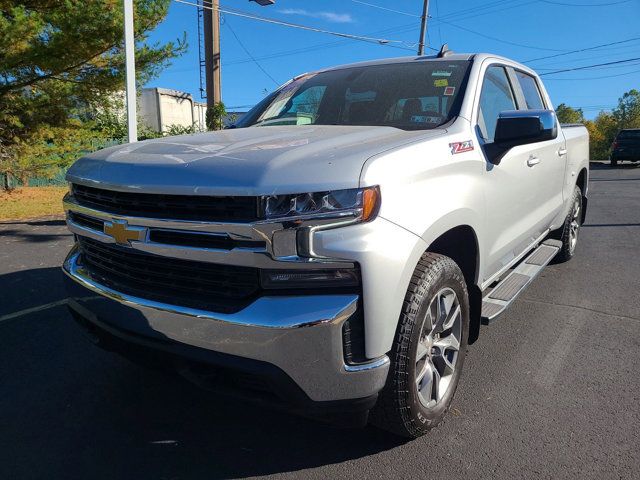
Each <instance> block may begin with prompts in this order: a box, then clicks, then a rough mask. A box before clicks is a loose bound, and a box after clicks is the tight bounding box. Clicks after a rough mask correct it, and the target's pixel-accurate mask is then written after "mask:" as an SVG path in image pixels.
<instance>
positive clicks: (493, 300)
mask: <svg viewBox="0 0 640 480" xmlns="http://www.w3.org/2000/svg"><path fill="white" fill-rule="evenodd" d="M561 247H562V242H560V241H559V240H552V239H549V240H545V241H544V242H542V243H541V244H540V245H539V246H538V248H536V249H535V250H534V251H533V252H531V253H530V254H529V255H528V256H527V257H525V259H524V260H523V261H522V262H520V263H519V264H518V265H517V266H516V267H515V268H514V269H513V270H511V273H509V274H508V275H507V276H506V277H504V278H503V279H502V280H500V282H499V283H498V284H497V285H496V286H495V287H494V288H493V289H491V290H490V291H489V293H487V294H486V295H485V296H484V297H483V299H482V323H483V324H485V325H489V324H490V323H492V322H493V321H494V320H496V319H497V318H498V316H499V315H500V314H501V313H502V312H504V311H505V310H506V309H507V308H508V307H509V305H511V304H512V303H513V301H514V300H515V299H516V298H517V297H518V295H520V294H521V293H522V292H523V291H524V289H525V288H527V286H528V285H529V284H530V283H531V282H532V281H533V279H534V278H536V277H537V276H538V275H539V274H540V272H542V269H544V267H546V266H547V264H548V263H549V262H550V261H551V260H552V259H553V257H555V256H556V254H557V253H558V252H559V251H560V248H561Z"/></svg>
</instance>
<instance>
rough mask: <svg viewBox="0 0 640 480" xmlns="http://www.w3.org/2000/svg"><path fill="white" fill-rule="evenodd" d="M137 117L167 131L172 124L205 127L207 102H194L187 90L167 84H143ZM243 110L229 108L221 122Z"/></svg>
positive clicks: (161, 130) (232, 119)
mask: <svg viewBox="0 0 640 480" xmlns="http://www.w3.org/2000/svg"><path fill="white" fill-rule="evenodd" d="M138 109H139V116H140V119H141V121H143V122H144V123H145V125H146V126H147V127H149V128H150V129H152V130H155V131H156V132H167V131H168V130H169V128H170V127H171V126H173V125H179V126H182V127H191V126H195V128H196V130H199V131H206V129H207V126H206V122H205V116H206V112H207V104H206V103H202V102H196V101H195V100H194V99H193V96H192V95H191V94H190V93H185V92H180V91H178V90H171V89H168V88H143V89H142V92H141V93H140V97H139V98H138ZM244 113H246V112H229V114H228V115H227V118H226V119H225V120H224V123H225V125H229V124H230V123H232V122H233V121H235V120H237V119H239V118H240V117H241V116H242V115H243V114H244Z"/></svg>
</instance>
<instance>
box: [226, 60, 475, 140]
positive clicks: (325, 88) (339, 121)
mask: <svg viewBox="0 0 640 480" xmlns="http://www.w3.org/2000/svg"><path fill="white" fill-rule="evenodd" d="M470 65H471V63H470V62H469V61H466V60H462V61H457V60H456V61H447V60H446V59H443V60H429V61H419V62H413V63H393V64H386V65H370V66H362V67H350V68H344V69H339V70H331V71H327V72H321V73H317V74H308V75H304V76H302V77H299V78H297V79H295V80H293V81H291V82H290V83H288V84H286V85H285V86H283V87H282V88H281V89H280V90H277V91H276V92H274V93H272V94H271V95H269V96H268V97H267V98H265V99H264V100H263V101H262V102H260V103H259V104H258V105H256V107H254V108H253V109H252V110H251V111H250V112H249V113H248V114H247V115H246V116H245V117H244V118H243V119H242V121H241V122H239V123H238V124H237V126H238V127H249V126H252V125H257V126H269V125H379V126H390V127H397V128H402V129H406V130H415V129H430V128H435V127H437V126H439V125H442V124H444V123H447V122H448V121H449V120H451V119H452V118H453V117H455V116H456V115H457V114H458V111H459V109H460V103H462V98H463V95H464V93H463V92H464V88H465V86H466V81H467V74H468V71H469V66H470Z"/></svg>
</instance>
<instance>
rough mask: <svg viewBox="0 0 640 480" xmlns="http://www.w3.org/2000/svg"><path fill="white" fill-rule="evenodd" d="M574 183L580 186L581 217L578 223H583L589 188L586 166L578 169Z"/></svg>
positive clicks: (585, 216) (585, 217) (585, 215)
mask: <svg viewBox="0 0 640 480" xmlns="http://www.w3.org/2000/svg"><path fill="white" fill-rule="evenodd" d="M576 185H577V186H578V187H580V191H581V192H582V218H581V219H580V223H581V224H583V223H584V222H585V220H586V219H587V202H588V199H587V190H588V189H589V171H588V170H587V168H586V167H584V168H583V169H582V170H580V173H579V174H578V180H576Z"/></svg>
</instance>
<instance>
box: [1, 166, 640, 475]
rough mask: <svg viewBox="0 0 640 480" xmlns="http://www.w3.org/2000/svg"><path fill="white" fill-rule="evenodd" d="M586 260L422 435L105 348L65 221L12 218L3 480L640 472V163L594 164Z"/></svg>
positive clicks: (563, 273)
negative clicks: (79, 316) (318, 412)
mask: <svg viewBox="0 0 640 480" xmlns="http://www.w3.org/2000/svg"><path fill="white" fill-rule="evenodd" d="M589 198H590V202H589V212H588V217H587V223H586V224H585V225H584V227H583V229H582V231H581V237H580V240H579V244H578V247H577V253H576V256H575V257H574V259H573V260H572V261H571V262H569V263H566V264H560V265H551V266H549V267H547V268H546V269H545V271H544V272H543V273H542V275H541V276H540V277H539V278H538V279H536V280H535V282H534V283H533V284H532V285H531V286H530V287H529V289H528V290H527V291H526V292H525V293H524V294H523V295H522V296H521V297H520V298H519V299H518V300H517V301H516V302H515V304H514V305H513V306H512V307H511V309H510V310H509V311H508V312H507V313H505V314H504V315H503V316H502V317H501V319H500V320H499V321H498V322H496V323H495V324H492V325H491V326H490V327H483V329H482V330H481V333H480V338H479V340H478V341H477V342H476V343H475V344H474V345H473V346H471V348H470V350H469V354H468V357H467V360H466V362H465V371H464V373H463V376H462V379H461V382H460V386H459V388H458V392H457V394H456V397H455V399H454V402H453V406H452V409H451V412H450V414H449V415H448V417H447V418H446V420H445V421H444V422H443V424H441V425H440V426H439V427H438V428H437V429H435V430H433V431H432V432H431V433H429V434H428V435H426V436H424V437H422V438H420V439H418V440H414V441H411V442H405V441H402V440H398V439H397V438H394V437H391V436H389V435H387V434H385V433H384V432H380V431H377V430H376V429H374V428H366V429H361V430H345V429H336V428H333V427H329V426H325V425H322V424H319V423H315V422H313V421H310V420H305V419H301V418H298V417H294V416H289V415H287V414H284V413H278V412H274V411H270V410H266V409H263V408H259V407H256V406H253V405H247V404H243V403H240V402H238V401H231V400H226V399H223V398H218V397H216V396H215V395H214V394H212V393H210V392H206V391H202V390H200V389H198V388H197V387H195V386H193V385H191V384H190V383H187V382H186V381H184V380H181V379H180V378H177V377H173V376H167V375H164V374H161V373H158V372H153V371H148V370H145V369H143V368H141V367H138V366H136V365H133V364H131V363H129V362H128V361H126V360H124V359H121V358H119V357H117V356H115V355H113V354H110V353H106V352H103V351H101V350H99V349H97V348H96V347H94V346H93V345H91V344H90V343H89V342H88V341H87V340H86V339H85V337H84V336H83V334H82V333H81V332H80V330H79V329H78V328H77V327H76V325H75V324H74V323H73V321H72V320H71V318H70V316H69V314H68V313H67V312H66V307H65V306H64V305H63V304H62V302H64V291H63V288H62V273H61V272H60V264H61V263H62V260H63V258H64V256H65V254H66V252H67V250H68V249H69V247H70V246H71V243H72V238H71V236H70V235H69V234H68V233H67V231H66V229H65V227H64V223H63V222H62V221H61V220H56V219H43V220H35V221H30V222H26V223H19V222H12V223H3V224H0V479H31V478H34V479H36V478H37V479H76V478H77V479H92V480H93V479H103V478H104V479H137V480H142V479H216V478H238V477H254V476H255V477H263V476H264V477H272V478H304V479H316V478H358V479H364V478H385V479H389V478H406V479H409V478H416V479H417V478H421V479H422V478H439V479H444V478H454V479H455V478H474V479H483V478H504V479H512V478H532V479H533V478H535V479H546V478H553V479H559V478H571V479H590V478H594V479H599V480H602V479H609V478H640V374H639V372H640V293H639V292H640V166H638V167H635V166H627V165H624V166H623V168H617V169H611V168H609V167H608V166H607V165H604V164H597V163H592V172H591V182H590V195H589Z"/></svg>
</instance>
